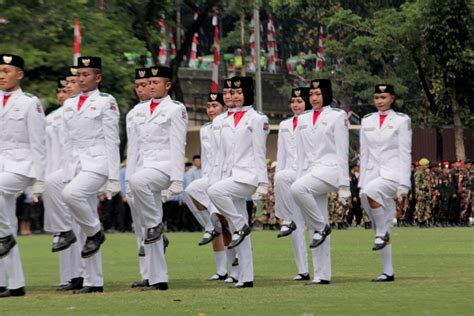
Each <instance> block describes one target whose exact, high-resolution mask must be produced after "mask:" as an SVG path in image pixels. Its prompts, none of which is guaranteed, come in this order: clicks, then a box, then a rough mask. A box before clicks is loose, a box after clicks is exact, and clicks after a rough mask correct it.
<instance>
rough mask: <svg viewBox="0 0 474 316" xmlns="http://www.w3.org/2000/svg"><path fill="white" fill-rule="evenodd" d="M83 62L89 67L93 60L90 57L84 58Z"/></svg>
mask: <svg viewBox="0 0 474 316" xmlns="http://www.w3.org/2000/svg"><path fill="white" fill-rule="evenodd" d="M82 63H83V64H84V66H86V67H88V66H89V64H90V63H91V60H90V59H89V58H84V59H83V60H82Z"/></svg>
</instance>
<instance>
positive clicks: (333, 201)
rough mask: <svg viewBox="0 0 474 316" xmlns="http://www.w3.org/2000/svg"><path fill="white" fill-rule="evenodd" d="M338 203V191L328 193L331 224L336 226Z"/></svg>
mask: <svg viewBox="0 0 474 316" xmlns="http://www.w3.org/2000/svg"><path fill="white" fill-rule="evenodd" d="M336 204H337V193H336V192H329V193H328V212H329V225H331V227H333V228H334V227H336Z"/></svg>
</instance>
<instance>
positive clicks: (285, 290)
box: [0, 228, 474, 315]
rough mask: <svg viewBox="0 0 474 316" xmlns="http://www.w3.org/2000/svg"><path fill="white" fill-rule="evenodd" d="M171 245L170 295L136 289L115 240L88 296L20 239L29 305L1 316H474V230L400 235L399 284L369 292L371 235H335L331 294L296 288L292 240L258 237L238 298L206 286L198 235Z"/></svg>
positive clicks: (326, 289)
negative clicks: (65, 284) (74, 290)
mask: <svg viewBox="0 0 474 316" xmlns="http://www.w3.org/2000/svg"><path fill="white" fill-rule="evenodd" d="M167 236H168V237H169V239H170V242H171V244H170V247H169V248H168V250H167V254H166V257H167V260H168V267H169V276H170V282H169V285H170V289H169V290H168V291H166V292H161V291H152V292H140V291H138V290H135V289H131V288H130V284H131V283H132V281H134V280H137V279H139V274H138V257H137V256H136V252H137V251H136V244H135V237H134V235H132V234H109V235H107V241H106V243H105V244H104V245H103V248H102V249H103V262H104V274H105V292H104V293H102V294H89V295H72V294H70V293H59V292H56V291H55V290H54V288H53V285H54V284H56V283H58V278H59V277H58V260H59V259H58V255H57V254H53V253H51V252H50V242H51V237H50V236H49V235H36V236H28V237H19V238H18V241H19V244H20V249H21V253H22V260H23V266H24V270H25V276H26V282H27V296H26V297H21V298H6V299H2V300H1V301H0V315H12V314H15V315H59V314H66V315H69V314H76V315H133V314H135V315H152V314H157V315H166V314H180V315H181V314H189V315H220V314H224V313H230V314H251V315H264V314H267V315H283V314H287V315H325V314H326V315H327V314H331V315H332V314H346V315H352V314H365V315H375V314H380V315H385V314H398V315H415V314H416V315H420V314H421V315H467V314H469V315H472V314H474V295H473V294H474V286H473V281H474V272H473V270H474V259H473V258H474V251H473V250H474V247H473V241H474V238H473V236H474V235H473V231H472V229H470V228H444V229H439V228H438V229H435V228H433V229H417V228H396V229H395V230H394V231H393V232H392V240H393V242H394V245H393V247H394V265H395V271H396V272H395V273H396V281H395V282H393V283H373V282H370V280H371V279H372V278H373V277H375V276H377V275H378V274H379V273H380V272H381V271H380V263H379V257H378V254H376V253H374V252H372V251H371V244H372V241H373V232H372V231H369V230H364V229H361V228H353V229H349V230H346V231H333V235H332V236H333V237H332V262H333V264H332V270H333V279H332V284H331V285H329V286H305V285H304V284H303V283H297V282H294V281H291V279H292V277H293V276H294V275H295V274H296V272H295V266H294V262H293V255H292V249H291V246H290V239H289V238H284V239H277V238H276V232H274V231H255V232H254V233H252V241H253V253H254V266H255V282H254V285H255V287H254V288H253V289H241V290H236V289H229V288H228V286H227V285H226V284H224V283H216V282H209V281H206V279H207V278H208V277H209V276H210V275H211V274H212V273H214V259H213V256H212V250H211V247H210V246H205V247H198V246H197V242H198V241H199V239H200V237H201V233H169V234H167ZM310 266H311V265H310ZM310 270H312V266H311V268H310Z"/></svg>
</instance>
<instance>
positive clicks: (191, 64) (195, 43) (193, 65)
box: [189, 13, 198, 68]
mask: <svg viewBox="0 0 474 316" xmlns="http://www.w3.org/2000/svg"><path fill="white" fill-rule="evenodd" d="M197 18H198V15H197V13H194V20H195V21H196V20H197ZM197 46H198V33H194V36H193V43H192V45H191V55H190V56H189V67H190V68H196V53H197Z"/></svg>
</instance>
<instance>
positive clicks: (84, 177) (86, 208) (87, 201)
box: [62, 171, 107, 237]
mask: <svg viewBox="0 0 474 316" xmlns="http://www.w3.org/2000/svg"><path fill="white" fill-rule="evenodd" d="M106 180H107V177H106V176H104V175H101V174H98V173H95V172H89V171H80V172H79V173H78V174H77V175H76V176H75V177H74V178H73V179H72V180H71V182H69V183H68V184H67V185H66V186H65V188H64V190H63V193H62V195H63V199H64V202H66V205H67V206H68V207H69V209H70V210H71V214H72V217H73V218H74V220H75V221H76V222H77V223H78V224H79V226H81V228H82V230H83V231H84V232H85V233H86V235H87V236H88V237H90V236H93V235H95V234H96V233H98V232H99V231H100V229H101V225H100V221H99V215H98V214H97V206H98V205H99V198H98V193H99V190H100V188H101V187H102V186H103V185H104V184H105V182H106Z"/></svg>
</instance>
